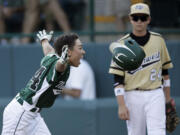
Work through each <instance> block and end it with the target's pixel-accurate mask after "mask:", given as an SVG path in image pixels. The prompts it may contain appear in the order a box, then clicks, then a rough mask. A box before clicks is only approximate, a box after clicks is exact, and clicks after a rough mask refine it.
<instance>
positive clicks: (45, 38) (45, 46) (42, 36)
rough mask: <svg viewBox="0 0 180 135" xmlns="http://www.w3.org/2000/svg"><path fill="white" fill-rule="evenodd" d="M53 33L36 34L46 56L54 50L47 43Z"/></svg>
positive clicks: (42, 32)
mask: <svg viewBox="0 0 180 135" xmlns="http://www.w3.org/2000/svg"><path fill="white" fill-rule="evenodd" d="M52 35H53V32H52V31H51V32H49V33H46V31H45V30H43V31H39V32H38V34H37V37H38V39H39V40H40V42H41V45H42V49H43V53H44V55H45V56H46V55H47V54H49V53H54V52H55V51H54V48H53V47H52V46H51V45H50V43H49V41H50V40H51V38H52Z"/></svg>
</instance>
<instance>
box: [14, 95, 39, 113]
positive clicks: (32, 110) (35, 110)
mask: <svg viewBox="0 0 180 135" xmlns="http://www.w3.org/2000/svg"><path fill="white" fill-rule="evenodd" d="M16 100H17V101H18V102H19V103H20V104H21V105H23V102H24V101H23V99H22V98H20V97H18V98H16ZM29 111H31V112H40V111H41V108H37V107H34V108H32V109H31V110H29Z"/></svg>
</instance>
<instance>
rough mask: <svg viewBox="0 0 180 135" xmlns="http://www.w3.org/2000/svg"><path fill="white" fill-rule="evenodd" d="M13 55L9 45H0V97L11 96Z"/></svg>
mask: <svg viewBox="0 0 180 135" xmlns="http://www.w3.org/2000/svg"><path fill="white" fill-rule="evenodd" d="M12 61H13V57H12V48H11V47H10V46H0V90H1V94H0V97H8V96H10V97H12V96H13V91H12V89H13V88H14V87H13V79H14V75H13V70H14V68H13V62H12Z"/></svg>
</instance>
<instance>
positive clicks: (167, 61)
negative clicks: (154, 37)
mask: <svg viewBox="0 0 180 135" xmlns="http://www.w3.org/2000/svg"><path fill="white" fill-rule="evenodd" d="M161 61H162V69H169V68H172V67H173V64H172V61H171V58H170V56H169V52H168V49H167V47H166V43H165V41H164V40H162V53H161Z"/></svg>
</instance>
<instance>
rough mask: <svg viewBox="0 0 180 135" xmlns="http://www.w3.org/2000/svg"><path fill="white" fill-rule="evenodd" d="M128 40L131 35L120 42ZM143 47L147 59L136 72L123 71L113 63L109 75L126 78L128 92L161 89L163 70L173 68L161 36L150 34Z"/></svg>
mask: <svg viewBox="0 0 180 135" xmlns="http://www.w3.org/2000/svg"><path fill="white" fill-rule="evenodd" d="M128 38H131V37H130V34H127V35H125V36H124V37H123V38H121V39H120V40H118V42H120V43H122V44H123V43H124V40H125V39H128ZM141 47H142V48H143V49H144V51H145V53H146V57H145V58H144V60H143V62H142V64H141V66H140V67H139V68H138V69H136V70H134V71H122V70H121V69H119V68H118V66H117V65H116V64H115V63H114V62H113V60H112V61H111V65H110V68H109V73H110V74H116V75H121V76H124V78H125V80H124V81H125V82H124V83H125V90H126V91H130V90H135V89H139V90H149V89H156V88H158V87H160V86H161V85H162V69H169V68H172V67H173V64H172V62H171V58H170V56H169V53H168V50H167V47H166V43H165V41H164V39H163V38H162V36H161V35H160V34H158V33H154V32H150V38H149V40H148V42H147V43H146V44H145V45H144V46H141ZM110 48H111V46H110Z"/></svg>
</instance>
